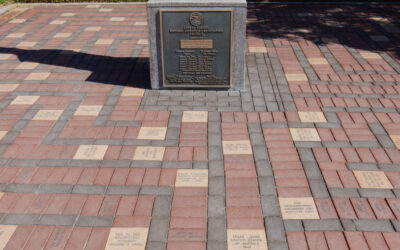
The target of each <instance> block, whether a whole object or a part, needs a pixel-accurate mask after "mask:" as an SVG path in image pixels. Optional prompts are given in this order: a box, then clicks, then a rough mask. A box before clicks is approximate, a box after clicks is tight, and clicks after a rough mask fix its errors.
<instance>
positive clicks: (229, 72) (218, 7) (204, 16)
mask: <svg viewBox="0 0 400 250" xmlns="http://www.w3.org/2000/svg"><path fill="white" fill-rule="evenodd" d="M147 18H148V26H149V46H150V72H151V87H152V88H153V89H224V90H242V89H244V62H245V51H246V1H245V0H226V1H221V0H213V1H211V0H205V1H199V0H197V1H190V0H174V1H171V0H169V1H168V0H149V2H148V3H147Z"/></svg>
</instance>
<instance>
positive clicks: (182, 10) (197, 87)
mask: <svg viewBox="0 0 400 250" xmlns="http://www.w3.org/2000/svg"><path fill="white" fill-rule="evenodd" d="M194 11H203V12H230V19H231V20H230V38H229V47H230V49H229V85H223V86H221V85H186V84H182V85H168V86H166V85H165V72H164V41H163V40H164V39H163V26H162V24H163V23H162V13H163V12H194ZM233 14H234V12H233V10H232V9H204V8H203V9H201V8H199V9H197V8H196V9H164V10H159V18H160V42H161V78H162V87H163V88H182V89H202V88H210V89H230V88H232V50H233V48H232V42H233Z"/></svg>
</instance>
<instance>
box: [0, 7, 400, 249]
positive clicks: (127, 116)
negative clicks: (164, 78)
mask: <svg viewBox="0 0 400 250" xmlns="http://www.w3.org/2000/svg"><path fill="white" fill-rule="evenodd" d="M399 15H400V6H398V5H382V6H379V5H357V6H356V5H315V4H314V5H269V4H254V3H249V5H248V17H247V42H248V51H247V52H246V83H245V84H246V91H243V92H226V91H203V90H196V91H193V90H151V89H149V86H150V82H149V81H150V80H149V60H148V55H149V51H148V35H147V22H146V7H145V4H78V5H33V6H28V5H20V6H17V7H15V8H12V9H11V10H9V11H8V12H6V13H4V14H2V15H0V191H1V192H0V249H96V250H97V249H104V248H106V249H125V248H123V247H124V246H129V247H130V249H137V250H139V249H148V250H158V249H169V250H175V249H179V250H180V249H190V250H196V249H208V250H224V249H229V250H240V249H266V247H267V246H268V249H272V250H275V249H318V250H322V249H379V250H380V249H400V113H399V111H400V21H399V19H398V16H399Z"/></svg>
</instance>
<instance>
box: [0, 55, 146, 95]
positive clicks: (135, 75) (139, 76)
mask: <svg viewBox="0 0 400 250" xmlns="http://www.w3.org/2000/svg"><path fill="white" fill-rule="evenodd" d="M0 53H10V54H14V55H16V56H17V57H18V59H19V60H20V61H21V62H36V63H40V64H47V65H54V66H59V67H65V68H73V69H76V70H83V71H91V74H90V75H89V77H88V78H87V79H85V81H89V82H96V83H104V84H113V85H121V86H131V87H136V88H149V87H150V72H149V58H142V57H111V56H104V55H92V54H87V53H83V52H75V51H71V50H57V49H39V50H27V49H19V48H4V47H0ZM60 72H65V71H62V70H60ZM76 72H77V71H76ZM76 72H75V73H76Z"/></svg>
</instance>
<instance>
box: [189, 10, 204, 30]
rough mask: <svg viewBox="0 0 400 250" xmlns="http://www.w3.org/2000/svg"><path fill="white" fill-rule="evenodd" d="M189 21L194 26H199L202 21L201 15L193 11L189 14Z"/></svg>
mask: <svg viewBox="0 0 400 250" xmlns="http://www.w3.org/2000/svg"><path fill="white" fill-rule="evenodd" d="M189 22H190V24H191V25H193V26H195V27H197V26H200V25H201V24H202V23H203V16H202V15H201V13H199V12H193V13H192V14H190V17H189Z"/></svg>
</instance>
